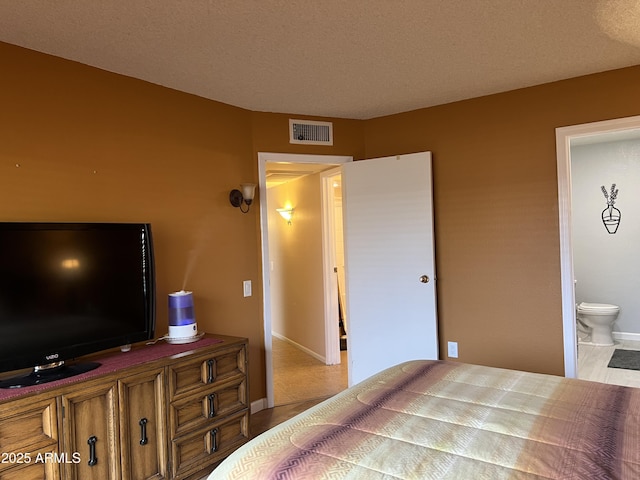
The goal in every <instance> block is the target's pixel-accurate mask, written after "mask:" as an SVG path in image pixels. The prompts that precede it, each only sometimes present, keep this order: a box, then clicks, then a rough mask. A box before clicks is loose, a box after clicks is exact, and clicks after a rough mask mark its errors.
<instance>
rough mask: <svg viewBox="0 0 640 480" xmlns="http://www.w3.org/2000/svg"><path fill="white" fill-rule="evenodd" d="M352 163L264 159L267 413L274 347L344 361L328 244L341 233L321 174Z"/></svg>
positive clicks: (271, 400) (272, 396)
mask: <svg viewBox="0 0 640 480" xmlns="http://www.w3.org/2000/svg"><path fill="white" fill-rule="evenodd" d="M350 161H352V158H351V157H343V156H325V155H295V154H278V153H263V152H261V153H259V154H258V164H259V165H258V170H259V172H258V174H259V184H260V191H261V192H263V194H262V195H260V207H261V208H260V216H261V232H262V235H261V237H262V238H261V240H262V258H263V298H264V337H265V356H266V377H267V399H266V400H267V404H266V405H265V406H266V407H273V406H274V405H276V401H275V388H274V387H275V385H274V344H275V345H276V346H282V341H285V342H286V343H287V345H285V346H286V347H290V346H292V345H293V346H294V347H296V349H297V350H302V351H303V352H304V353H307V354H309V355H311V356H312V357H315V359H316V361H317V362H322V363H323V364H332V363H335V352H336V351H337V355H338V362H340V335H339V324H338V321H337V319H338V316H339V306H338V297H337V290H338V289H337V285H336V288H333V283H334V282H336V273H335V272H334V268H335V250H334V249H333V244H332V242H331V241H330V238H331V235H333V233H332V232H331V231H330V230H332V229H333V230H335V228H334V226H333V221H334V216H333V212H332V211H331V209H330V204H331V202H332V200H331V199H330V198H328V191H327V188H328V187H327V185H329V184H328V183H327V182H328V180H327V179H328V178H330V177H331V176H330V175H327V174H322V173H321V172H323V171H327V170H329V169H333V168H335V167H336V166H339V165H342V164H344V163H346V162H350ZM321 175H322V176H321ZM294 181H295V182H299V183H295V184H294V183H293V182H294ZM278 210H280V211H282V212H283V213H284V214H285V215H283V216H282V217H281V216H280V212H279V211H278ZM287 215H288V216H289V218H288V219H286V218H284V216H287ZM309 291H313V292H316V293H314V294H313V295H308V294H307V293H308V292H309ZM318 291H319V292H320V294H319V295H318V294H317V292H318ZM334 291H335V297H334V293H333V292H334ZM318 317H320V320H318ZM274 334H275V335H274ZM345 366H346V365H345ZM291 382H296V380H295V379H293V378H292V379H291ZM310 394H312V392H310ZM285 398H286V397H285ZM285 401H286V400H285ZM263 407H264V406H263Z"/></svg>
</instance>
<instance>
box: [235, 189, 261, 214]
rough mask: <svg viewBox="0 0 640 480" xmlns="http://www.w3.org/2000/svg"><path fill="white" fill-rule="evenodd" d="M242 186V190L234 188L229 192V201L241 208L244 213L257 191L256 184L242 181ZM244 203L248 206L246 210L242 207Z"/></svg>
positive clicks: (247, 209)
mask: <svg viewBox="0 0 640 480" xmlns="http://www.w3.org/2000/svg"><path fill="white" fill-rule="evenodd" d="M240 188H241V189H242V191H240V190H236V189H233V190H231V191H230V192H229V202H231V205H233V206H234V207H237V208H240V211H241V212H242V213H247V212H248V211H249V207H250V206H251V203H252V202H253V197H254V196H255V193H256V184H255V183H241V184H240ZM243 205H246V206H247V208H246V210H245V209H243V208H242V206H243Z"/></svg>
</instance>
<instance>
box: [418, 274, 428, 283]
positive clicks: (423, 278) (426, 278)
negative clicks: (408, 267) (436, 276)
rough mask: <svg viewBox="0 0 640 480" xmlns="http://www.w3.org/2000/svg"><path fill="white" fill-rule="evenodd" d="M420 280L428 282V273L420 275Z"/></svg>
mask: <svg viewBox="0 0 640 480" xmlns="http://www.w3.org/2000/svg"><path fill="white" fill-rule="evenodd" d="M420 282H422V283H429V275H422V276H421V277H420Z"/></svg>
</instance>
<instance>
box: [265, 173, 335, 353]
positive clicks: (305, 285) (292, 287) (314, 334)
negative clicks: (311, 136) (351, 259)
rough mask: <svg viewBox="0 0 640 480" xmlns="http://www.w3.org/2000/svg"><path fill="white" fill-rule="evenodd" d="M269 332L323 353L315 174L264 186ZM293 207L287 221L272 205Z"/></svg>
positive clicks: (319, 225)
mask: <svg viewBox="0 0 640 480" xmlns="http://www.w3.org/2000/svg"><path fill="white" fill-rule="evenodd" d="M268 199H269V207H268V208H269V212H268V215H269V256H270V262H272V264H273V270H272V272H271V284H270V285H271V299H272V309H271V312H272V317H271V324H272V331H273V332H275V333H277V334H279V335H281V336H283V337H285V338H287V339H288V340H291V341H293V342H295V343H297V344H299V345H302V346H303V347H305V348H307V349H309V350H311V351H312V352H314V353H316V354H317V355H318V356H320V357H324V356H325V355H326V352H325V344H324V285H323V275H324V273H323V261H322V257H323V256H322V214H321V212H322V210H321V203H322V202H321V200H322V196H321V182H320V175H319V174H315V175H308V176H306V177H303V178H301V179H299V180H295V181H292V182H287V183H285V184H282V185H279V186H277V187H272V188H270V189H269V194H268ZM289 206H292V207H293V208H294V209H295V210H294V217H293V221H292V222H291V225H288V224H287V222H286V221H285V220H284V219H283V218H282V217H281V216H280V214H278V212H277V211H276V208H282V207H289Z"/></svg>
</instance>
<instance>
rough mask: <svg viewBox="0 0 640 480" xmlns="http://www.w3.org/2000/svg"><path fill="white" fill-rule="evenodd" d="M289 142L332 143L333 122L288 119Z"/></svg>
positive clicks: (308, 143)
mask: <svg viewBox="0 0 640 480" xmlns="http://www.w3.org/2000/svg"><path fill="white" fill-rule="evenodd" d="M289 143H298V144H304V145H333V123H331V122H313V121H311V120H292V119H289Z"/></svg>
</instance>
